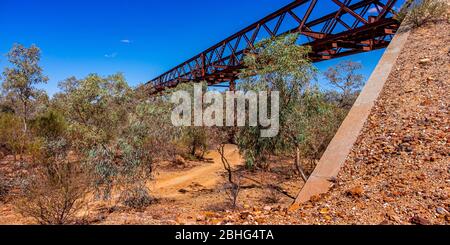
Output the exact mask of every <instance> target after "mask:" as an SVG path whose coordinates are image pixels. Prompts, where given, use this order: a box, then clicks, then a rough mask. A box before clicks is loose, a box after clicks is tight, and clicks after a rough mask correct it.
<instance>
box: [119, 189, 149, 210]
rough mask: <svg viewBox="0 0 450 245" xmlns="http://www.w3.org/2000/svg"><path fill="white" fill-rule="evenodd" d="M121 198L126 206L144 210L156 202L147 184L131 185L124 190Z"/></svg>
mask: <svg viewBox="0 0 450 245" xmlns="http://www.w3.org/2000/svg"><path fill="white" fill-rule="evenodd" d="M121 200H122V202H123V204H124V205H125V206H127V207H130V208H133V209H136V210H143V209H144V208H146V207H148V206H150V205H151V204H152V203H153V202H154V199H153V198H152V197H151V196H150V193H149V191H148V188H147V187H145V186H137V187H131V188H130V189H129V190H125V191H123V192H122V196H121Z"/></svg>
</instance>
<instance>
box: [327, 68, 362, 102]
mask: <svg viewBox="0 0 450 245" xmlns="http://www.w3.org/2000/svg"><path fill="white" fill-rule="evenodd" d="M361 68H362V65H361V63H357V62H352V61H342V62H340V63H338V64H337V65H336V66H334V67H330V68H329V69H328V70H327V71H326V72H324V76H325V78H327V79H328V81H329V82H330V84H331V85H332V86H334V87H335V88H337V89H338V90H339V91H337V92H335V93H330V94H329V95H331V97H329V99H331V100H332V102H335V103H336V104H337V105H338V106H339V107H341V108H347V109H350V108H351V107H352V106H353V104H354V103H355V101H356V99H357V97H358V95H359V93H360V91H361V88H362V86H363V83H364V76H363V75H361V74H359V73H358V72H357V71H358V70H360V69H361Z"/></svg>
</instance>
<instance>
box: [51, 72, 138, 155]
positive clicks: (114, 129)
mask: <svg viewBox="0 0 450 245" xmlns="http://www.w3.org/2000/svg"><path fill="white" fill-rule="evenodd" d="M59 87H60V89H61V90H62V92H61V93H59V94H57V95H56V96H55V100H54V106H55V107H56V109H57V110H58V111H60V112H62V113H64V116H65V117H66V118H67V120H68V122H69V123H70V126H69V128H68V129H69V131H70V133H72V134H74V138H75V139H79V141H78V142H77V143H78V144H79V145H81V146H82V147H89V145H90V144H94V145H95V144H102V143H107V142H108V141H110V140H113V139H114V138H115V137H116V136H117V135H120V132H121V130H122V128H123V127H124V125H125V124H126V123H127V116H128V112H129V109H130V102H131V95H132V90H131V88H130V87H129V86H128V85H127V83H126V82H125V79H124V77H123V75H122V74H116V75H112V76H108V77H100V76H98V75H96V74H91V75H89V76H88V77H86V78H85V79H81V80H77V79H76V78H69V79H67V80H66V81H64V82H62V83H60V84H59ZM84 139H87V140H86V141H84Z"/></svg>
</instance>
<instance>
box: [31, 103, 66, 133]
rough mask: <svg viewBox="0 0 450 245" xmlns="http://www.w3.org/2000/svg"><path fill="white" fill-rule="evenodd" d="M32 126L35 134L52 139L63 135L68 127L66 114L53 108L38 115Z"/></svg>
mask: <svg viewBox="0 0 450 245" xmlns="http://www.w3.org/2000/svg"><path fill="white" fill-rule="evenodd" d="M32 126H33V129H34V133H35V135H37V136H39V137H42V138H44V139H50V140H51V139H56V138H59V137H61V136H63V134H64V133H65V131H66V128H67V126H66V121H65V118H64V116H63V115H62V114H61V113H58V112H56V111H52V110H50V111H47V112H46V113H45V114H43V115H41V116H38V117H37V118H36V119H35V120H34V121H33V123H32Z"/></svg>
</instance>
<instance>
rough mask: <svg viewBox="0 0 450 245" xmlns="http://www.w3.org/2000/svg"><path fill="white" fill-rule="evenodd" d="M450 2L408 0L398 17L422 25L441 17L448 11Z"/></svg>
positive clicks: (415, 24) (414, 25) (418, 25)
mask: <svg viewBox="0 0 450 245" xmlns="http://www.w3.org/2000/svg"><path fill="white" fill-rule="evenodd" d="M448 7H449V5H448V3H447V2H446V1H442V0H408V1H406V2H405V3H404V5H403V7H402V9H401V10H400V12H399V14H398V16H397V18H398V19H399V20H400V21H404V20H405V21H407V22H408V23H410V24H412V26H413V27H416V28H417V27H420V26H422V25H424V24H426V23H428V22H430V21H432V20H437V19H441V18H442V17H444V16H445V15H446V14H447V12H448Z"/></svg>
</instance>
